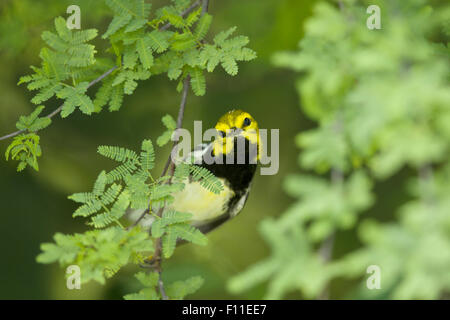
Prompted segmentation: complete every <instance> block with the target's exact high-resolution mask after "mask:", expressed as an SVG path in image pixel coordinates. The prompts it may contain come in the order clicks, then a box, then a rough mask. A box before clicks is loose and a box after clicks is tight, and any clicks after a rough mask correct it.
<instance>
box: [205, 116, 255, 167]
mask: <svg viewBox="0 0 450 320" xmlns="http://www.w3.org/2000/svg"><path fill="white" fill-rule="evenodd" d="M215 128H216V130H217V132H218V137H217V139H216V140H215V141H214V154H215V155H218V154H219V155H220V154H229V153H230V152H232V151H233V148H234V145H235V141H236V140H237V139H239V138H244V139H247V140H248V142H249V143H250V144H252V145H256V148H257V149H256V150H257V160H259V158H260V155H261V151H262V149H261V148H262V146H261V141H260V137H259V128H258V123H257V122H256V120H255V119H254V118H253V117H252V116H251V115H250V114H249V113H248V112H245V111H242V110H231V111H228V112H227V113H225V114H224V115H223V116H222V117H221V118H220V119H219V121H217V124H216V126H215Z"/></svg>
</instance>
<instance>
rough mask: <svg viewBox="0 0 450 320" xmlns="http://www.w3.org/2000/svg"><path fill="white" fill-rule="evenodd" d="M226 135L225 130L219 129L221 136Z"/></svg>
mask: <svg viewBox="0 0 450 320" xmlns="http://www.w3.org/2000/svg"><path fill="white" fill-rule="evenodd" d="M225 135H226V133H225V131H221V130H219V136H221V137H222V138H223V137H225Z"/></svg>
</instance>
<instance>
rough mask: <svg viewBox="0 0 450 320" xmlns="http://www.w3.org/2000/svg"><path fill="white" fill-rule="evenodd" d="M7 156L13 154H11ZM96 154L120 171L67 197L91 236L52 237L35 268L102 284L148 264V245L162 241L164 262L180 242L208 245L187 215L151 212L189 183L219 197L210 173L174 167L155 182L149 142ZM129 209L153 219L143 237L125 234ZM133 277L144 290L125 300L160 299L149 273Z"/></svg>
mask: <svg viewBox="0 0 450 320" xmlns="http://www.w3.org/2000/svg"><path fill="white" fill-rule="evenodd" d="M37 114H38V112H36V114H33V115H32V116H30V118H29V119H28V118H27V119H24V120H23V121H24V123H25V122H26V123H28V122H30V121H31V122H32V121H33V119H35V118H37ZM27 121H28V122H27ZM162 122H163V124H164V125H165V127H166V128H167V130H173V129H174V128H175V126H176V124H175V121H174V120H173V118H172V117H170V116H168V115H166V116H164V117H163V118H162ZM11 152H13V154H15V153H14V152H15V150H12V151H11ZM98 153H99V154H101V155H102V156H104V157H106V158H108V159H111V160H113V161H115V162H117V163H118V166H117V167H115V168H114V169H112V170H111V171H109V172H107V171H106V170H103V171H102V172H100V174H99V175H98V177H97V179H96V180H95V182H94V184H93V186H92V190H91V191H89V192H80V193H75V194H72V195H71V196H69V199H71V200H73V201H75V202H77V203H79V204H80V206H79V207H78V208H77V209H76V210H75V212H74V213H73V216H74V217H82V218H86V219H88V221H87V224H88V225H89V226H91V227H93V228H94V229H95V230H94V231H89V232H86V233H84V234H76V235H74V236H68V235H62V234H56V235H55V238H54V240H55V243H51V244H50V243H48V244H43V245H42V251H43V252H42V253H41V254H40V255H39V256H38V258H37V259H38V261H39V262H41V263H51V262H56V261H59V263H60V264H61V265H68V264H74V263H76V264H78V265H79V266H80V268H82V270H83V278H82V281H83V282H86V281H89V280H95V281H98V282H100V283H104V282H105V279H106V278H108V277H111V276H113V275H114V274H116V273H117V272H118V271H119V270H120V268H121V267H123V266H124V265H126V264H128V263H130V262H133V263H136V264H140V263H143V262H144V261H145V260H147V259H148V256H149V254H151V253H152V252H153V250H154V248H153V241H152V239H161V240H160V241H161V243H162V254H163V256H164V257H165V258H169V257H170V256H171V255H172V254H173V252H174V250H175V247H176V245H177V242H179V241H187V242H192V243H195V244H199V245H206V243H207V238H206V237H205V235H203V234H202V233H201V232H200V231H199V230H198V229H196V228H195V227H193V226H192V225H191V224H190V223H191V218H192V214H191V213H186V212H177V211H174V210H171V209H166V210H164V211H163V213H162V215H161V216H159V215H158V214H156V213H155V212H157V211H156V210H159V209H160V208H163V207H166V206H167V205H170V203H171V202H172V201H173V200H174V196H175V194H176V193H177V192H179V191H181V190H183V188H184V183H183V181H185V179H186V178H188V177H190V178H191V179H194V180H195V181H204V182H203V183H202V185H203V186H205V187H206V188H208V190H212V191H218V190H219V189H218V186H219V185H220V181H219V180H218V179H217V178H216V177H214V176H213V175H212V174H211V173H210V172H209V171H207V170H206V171H204V170H200V169H201V168H199V167H193V166H190V165H187V164H186V165H183V166H181V167H178V168H177V169H176V172H175V173H174V176H173V177H172V176H162V177H160V178H158V179H154V178H153V176H152V173H151V170H152V169H153V168H154V166H155V150H154V147H153V143H152V141H151V140H149V139H147V140H144V141H143V142H142V144H141V151H140V153H138V152H135V151H134V150H130V149H127V148H123V147H117V146H100V147H99V148H98ZM129 208H132V209H140V210H148V212H149V213H150V214H151V215H152V216H153V218H154V219H155V220H154V222H153V224H152V227H151V230H149V231H144V230H141V229H140V228H139V227H137V228H136V227H133V226H134V225H132V226H129V227H128V228H125V225H126V224H129V223H130V221H127V220H126V219H125V218H124V217H125V215H126V213H127V210H128V209H129ZM168 208H169V207H168ZM130 228H131V229H130ZM149 235H150V236H151V237H150V238H149ZM108 245H109V247H108ZM116 255H119V256H120V257H116ZM136 277H137V278H138V280H139V281H140V282H141V283H142V284H143V285H144V286H145V288H144V289H142V290H141V291H140V292H138V293H136V294H131V295H127V296H125V299H159V298H160V294H159V293H158V292H157V291H155V286H156V283H157V282H155V281H157V279H156V280H155V278H154V277H155V275H154V274H153V273H150V274H148V275H146V274H144V273H138V274H137V275H136ZM202 282H203V280H202V279H201V278H199V277H194V278H190V279H187V280H185V281H177V282H174V283H173V284H171V285H169V286H168V287H167V292H168V294H169V297H171V298H173V299H181V298H183V297H184V296H185V295H187V294H189V293H192V292H194V291H195V290H197V289H198V287H199V286H200V285H201V284H202Z"/></svg>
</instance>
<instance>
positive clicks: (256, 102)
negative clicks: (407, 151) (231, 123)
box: [0, 0, 410, 299]
mask: <svg viewBox="0 0 450 320" xmlns="http://www.w3.org/2000/svg"><path fill="white" fill-rule="evenodd" d="M153 3H154V7H158V6H159V4H160V3H163V1H153ZM315 3H316V1H312V0H304V1H299V0H246V1H237V0H227V1H217V0H212V1H211V3H210V10H209V11H210V13H211V14H212V15H213V16H214V21H213V25H212V33H216V32H217V31H220V30H223V29H225V28H227V27H231V26H234V25H236V26H238V33H240V34H244V35H247V36H248V37H249V38H250V45H249V46H250V47H251V48H252V49H254V50H255V51H256V52H257V53H258V58H257V59H256V60H254V61H252V62H250V63H241V64H240V65H239V67H240V70H239V74H238V76H236V77H234V78H232V77H230V76H228V75H226V74H225V72H224V71H222V70H220V71H218V72H214V73H213V74H208V75H207V79H206V80H207V93H206V95H205V96H204V97H200V98H199V97H194V96H193V94H191V93H190V95H189V97H188V103H187V109H186V114H185V119H184V126H185V127H186V128H188V129H191V128H192V127H193V121H194V120H203V124H204V127H206V126H209V127H212V126H213V125H214V124H215V122H216V120H217V119H218V118H219V117H220V116H221V115H222V114H223V113H225V112H226V111H228V110H230V109H233V108H241V109H244V110H246V111H248V112H250V113H251V114H252V115H253V116H254V117H255V118H256V119H257V121H258V122H259V124H260V127H262V128H267V129H271V128H279V129H280V170H279V172H278V174H276V175H273V176H260V175H257V176H256V178H255V180H254V184H253V189H252V193H251V196H250V198H249V200H248V202H247V205H246V207H245V209H244V211H243V212H242V214H241V215H239V216H238V217H237V218H236V219H234V220H232V221H230V222H228V223H226V224H225V225H224V226H223V227H221V228H219V229H218V230H216V231H214V232H213V233H211V234H210V235H209V239H210V242H209V245H208V246H206V247H196V246H194V245H185V246H182V247H180V248H179V249H177V250H176V252H175V256H174V257H173V258H171V259H170V261H168V262H166V263H165V264H164V266H163V267H164V271H165V272H164V276H163V277H164V279H165V280H168V281H171V280H178V279H185V278H186V277H187V276H191V275H197V274H201V275H202V276H203V277H204V278H205V285H204V286H203V287H202V288H201V289H200V290H199V291H198V292H197V293H196V294H195V295H193V296H190V298H194V299H202V298H203V299H226V298H243V299H258V298H261V297H263V296H264V291H265V290H264V289H265V288H264V286H263V285H261V286H257V287H256V288H254V289H252V290H250V291H247V292H246V293H245V294H242V295H239V296H238V295H230V294H229V293H228V292H227V290H226V281H227V280H228V279H229V278H230V277H231V276H232V275H235V274H237V273H239V272H241V271H242V270H244V269H245V268H246V267H247V266H249V265H252V264H254V263H255V262H257V261H258V260H260V259H262V258H263V257H265V256H266V255H267V253H268V248H267V246H266V245H265V243H264V242H263V241H262V239H261V237H260V235H259V233H258V231H257V225H258V223H259V222H260V221H261V220H262V219H263V218H265V217H269V216H274V217H277V216H279V215H280V214H281V213H282V212H283V211H284V210H285V209H286V208H287V207H288V205H289V204H290V203H291V202H292V200H291V199H290V198H289V197H288V196H287V195H286V194H285V193H284V192H283V190H282V189H281V187H280V186H281V182H282V179H283V177H285V176H286V175H287V174H288V173H292V172H298V166H297V155H298V149H297V148H296V147H295V144H294V137H295V135H296V134H297V133H298V132H299V131H302V130H306V129H310V128H311V127H313V126H314V124H313V123H312V122H310V121H309V120H308V119H307V118H306V116H305V115H304V114H302V113H301V110H300V109H299V103H300V102H299V98H298V95H297V92H296V90H295V79H296V78H297V75H295V74H294V73H293V72H291V71H289V70H284V69H279V68H275V67H274V66H273V65H272V64H271V57H272V56H273V54H274V53H275V52H278V51H282V50H295V49H296V48H297V44H298V41H299V40H300V39H301V38H302V35H303V23H304V21H305V19H306V18H308V17H309V16H310V15H311V14H312V7H313V5H314V4H315ZM71 4H78V5H79V6H80V7H81V15H82V16H81V17H82V21H81V24H82V28H97V29H99V30H100V33H102V32H104V30H106V27H107V24H108V22H109V19H110V18H109V16H108V14H109V12H108V10H107V8H106V6H104V4H103V2H102V1H97V0H83V1H66V0H60V1H50V0H41V1H39V2H37V1H32V0H20V1H17V0H10V1H8V0H3V1H2V2H1V3H0V19H1V20H0V56H1V59H0V67H1V70H2V72H1V73H0V105H1V106H0V135H4V134H7V133H10V132H12V131H15V127H14V124H15V122H16V121H17V119H18V117H19V116H20V115H23V114H29V113H30V112H31V111H32V110H33V106H32V104H31V103H30V102H29V100H30V98H31V95H30V93H29V92H28V91H27V90H26V89H25V87H23V86H21V87H18V86H17V85H16V83H17V81H18V79H19V77H20V76H22V75H24V74H27V73H29V66H30V65H33V64H38V62H39V58H38V53H39V50H40V48H41V46H42V45H43V41H42V40H41V38H40V34H41V32H42V31H43V30H48V29H51V28H52V27H53V19H54V18H55V17H56V16H67V14H66V13H65V12H66V8H67V6H69V5H71ZM96 44H97V45H99V46H100V47H99V48H101V46H102V45H106V42H105V43H101V41H98V42H96ZM175 87H176V82H171V81H169V80H168V79H167V78H166V77H164V76H159V77H152V78H151V79H150V80H149V81H145V82H143V83H140V84H139V87H138V89H137V90H136V92H135V94H133V95H132V96H127V97H126V98H125V102H124V105H123V107H122V108H121V110H120V111H119V112H113V113H109V112H107V111H105V112H102V113H101V114H97V115H93V116H91V117H86V116H85V115H83V114H81V113H80V112H76V113H74V114H73V115H72V116H71V117H70V118H69V119H66V120H61V119H58V118H56V119H55V121H54V123H53V125H52V126H51V127H50V128H48V129H47V130H44V131H43V132H42V135H41V145H42V148H43V157H42V158H41V159H40V171H39V172H38V173H36V172H34V171H32V170H26V171H24V172H23V173H20V174H18V173H16V168H15V166H16V164H15V163H13V162H10V163H8V162H6V161H4V159H3V158H2V160H0V199H1V206H0V207H1V209H0V210H1V211H2V212H1V217H2V222H1V224H0V250H1V252H2V263H1V264H0V298H1V299H23V298H26V299H73V298H83V299H105V298H109V299H111V298H114V299H120V298H121V297H122V296H123V295H124V294H126V293H129V292H134V291H136V289H137V285H138V284H137V282H135V280H134V279H133V278H132V274H133V273H134V271H135V270H132V269H125V270H122V271H120V274H119V275H118V276H116V277H114V278H112V279H111V280H110V281H109V282H108V284H107V285H106V286H101V285H98V284H96V283H92V284H88V285H84V286H83V287H82V290H74V291H70V290H67V289H66V286H65V278H64V270H63V269H61V268H59V266H57V265H51V266H48V265H40V264H37V263H36V262H35V257H36V256H37V254H38V253H39V245H40V243H42V242H49V241H51V238H52V236H53V234H54V233H55V232H63V233H74V232H82V231H84V230H85V226H84V224H83V222H82V221H81V220H75V219H73V218H72V217H71V213H72V212H73V210H74V209H75V207H76V204H75V203H73V202H71V201H69V200H68V199H67V195H69V194H72V193H75V192H80V191H84V190H87V189H88V188H90V187H91V185H92V183H93V181H94V179H95V177H96V176H97V175H98V172H99V170H100V169H103V168H106V169H108V168H110V167H111V166H112V165H113V164H112V163H111V162H109V161H107V160H105V159H104V158H102V157H100V156H99V155H97V153H96V148H97V146H98V145H121V146H126V147H130V148H134V149H138V148H139V147H140V142H141V141H142V140H143V139H144V138H152V139H155V138H156V137H157V136H158V135H159V134H160V133H161V132H162V131H163V128H162V126H161V124H160V118H161V116H162V115H164V114H166V113H170V114H172V115H173V116H175V115H176V113H177V107H178V104H179V99H180V97H179V95H178V94H175ZM52 101H53V100H52ZM46 107H47V112H48V111H49V110H53V109H55V108H57V107H58V105H57V104H55V102H53V105H52V104H51V103H49V104H47V106H46ZM8 143H9V141H1V142H0V150H5V148H6V146H7V145H8ZM168 152H169V148H168V147H166V148H165V149H163V150H159V152H158V153H157V154H158V155H159V158H158V159H157V164H158V166H159V170H161V169H162V167H163V165H164V162H165V160H166V157H167V155H168ZM409 175H410V172H409V171H408V170H406V169H405V170H403V171H401V172H400V173H399V174H397V175H395V176H394V177H393V178H391V179H389V180H387V181H386V182H383V183H379V184H377V186H376V188H375V193H376V195H377V198H378V199H382V200H383V201H380V202H377V204H376V205H375V206H373V207H372V208H371V209H370V210H369V211H368V212H367V213H366V214H365V217H375V218H376V219H377V220H379V221H382V222H384V221H389V220H392V219H393V214H392V213H393V212H394V211H395V210H394V209H395V208H396V207H398V206H399V204H401V203H403V202H404V201H405V199H406V198H407V196H406V195H405V194H404V190H403V188H402V186H403V185H404V182H405V179H406V178H407V177H408V176H409ZM355 233H356V232H355V231H354V230H349V231H344V232H340V233H339V234H338V235H337V238H336V245H335V248H336V249H335V254H334V255H335V257H339V256H340V255H344V254H345V253H347V252H348V251H350V250H353V249H354V248H356V247H358V246H359V245H360V243H359V240H358V238H357V236H356V234H355ZM127 273H128V276H125V275H126V274H127ZM121 275H123V276H121ZM350 284H351V282H350V281H345V282H344V281H337V282H335V283H333V284H332V290H333V296H336V297H342V298H344V297H345V296H346V295H347V294H348V288H349V287H350ZM288 298H302V296H301V295H300V294H299V293H293V294H292V295H290V296H288Z"/></svg>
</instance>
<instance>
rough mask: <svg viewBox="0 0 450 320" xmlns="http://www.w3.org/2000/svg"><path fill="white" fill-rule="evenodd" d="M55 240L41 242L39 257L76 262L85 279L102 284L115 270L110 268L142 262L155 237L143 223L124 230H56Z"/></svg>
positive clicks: (70, 262) (43, 261)
mask: <svg viewBox="0 0 450 320" xmlns="http://www.w3.org/2000/svg"><path fill="white" fill-rule="evenodd" d="M54 241H55V243H43V244H42V245H41V250H42V253H41V254H40V255H39V256H38V257H37V261H38V262H40V263H53V262H59V263H60V265H62V266H66V265H71V264H77V265H78V266H79V267H80V269H81V270H82V272H81V282H82V283H85V282H88V281H90V280H95V281H97V282H99V283H102V284H103V283H105V280H106V279H107V278H108V277H110V276H111V275H112V274H114V273H115V272H111V271H116V270H118V269H120V268H121V267H123V266H125V265H126V264H128V263H130V262H134V263H140V262H143V261H144V259H145V258H146V255H147V254H148V253H151V252H152V250H153V249H152V248H153V242H152V240H151V239H150V237H149V235H148V233H147V232H145V231H144V230H142V229H141V228H140V227H136V228H133V229H131V230H125V229H122V228H120V227H117V226H115V227H109V228H107V229H102V230H93V231H88V232H86V233H83V234H79V233H77V234H75V235H63V234H61V233H57V234H55V236H54Z"/></svg>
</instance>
